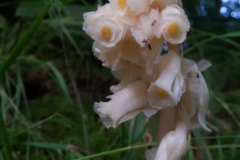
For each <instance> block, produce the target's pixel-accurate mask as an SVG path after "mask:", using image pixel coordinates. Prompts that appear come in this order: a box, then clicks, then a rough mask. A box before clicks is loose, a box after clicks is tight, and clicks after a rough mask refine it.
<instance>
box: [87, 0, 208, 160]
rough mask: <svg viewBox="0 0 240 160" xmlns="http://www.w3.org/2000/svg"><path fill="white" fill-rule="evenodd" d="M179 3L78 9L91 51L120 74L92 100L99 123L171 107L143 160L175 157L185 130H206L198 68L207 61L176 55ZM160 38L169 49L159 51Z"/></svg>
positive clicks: (181, 22) (130, 2) (180, 34)
mask: <svg viewBox="0 0 240 160" xmlns="http://www.w3.org/2000/svg"><path fill="white" fill-rule="evenodd" d="M181 5H182V4H181V1H180V0H109V3H107V4H105V5H104V6H98V9H97V11H95V12H87V13H85V14H84V23H83V30H84V31H85V32H86V33H87V34H88V35H89V36H90V37H91V38H92V39H93V40H94V44H93V52H94V55H95V56H96V57H97V58H98V59H99V60H101V61H102V65H103V66H104V67H108V68H110V69H111V71H112V74H113V75H114V76H115V77H116V78H118V79H119V80H120V83H119V84H118V85H115V86H111V87H110V90H111V91H112V92H113V94H112V95H110V96H108V97H107V98H109V99H110V100H109V101H108V102H99V103H95V104H94V110H95V111H96V112H97V113H98V114H99V116H100V117H101V119H102V121H103V123H104V125H105V126H106V127H117V126H118V125H119V124H120V123H122V122H125V121H127V120H130V119H133V118H134V117H135V116H136V115H137V114H139V113H140V112H143V113H144V114H145V115H146V116H147V117H151V116H152V115H154V114H156V113H158V112H159V111H167V110H168V109H174V110H176V111H177V112H176V114H175V115H174V116H172V114H171V113H170V114H167V112H166V113H164V115H163V116H162V117H168V119H170V121H171V119H175V120H174V122H173V124H174V125H173V126H174V127H173V128H172V129H171V130H169V131H166V133H164V134H163V133H160V134H163V137H162V138H161V140H160V143H159V147H158V149H152V150H149V151H147V152H146V156H147V159H148V160H177V159H180V158H181V157H182V156H183V155H184V154H185V153H186V151H187V150H188V147H189V139H190V135H189V133H188V132H189V130H190V129H193V128H196V127H198V126H200V125H201V126H202V127H203V128H204V129H206V130H209V129H208V127H207V126H206V123H205V114H206V112H207V106H208V89H207V85H206V82H205V80H204V78H203V76H202V74H201V71H203V70H204V69H206V68H208V67H209V66H210V63H209V62H208V61H206V60H203V61H200V62H199V63H195V62H194V61H192V60H189V59H185V58H182V56H181V54H182V53H181V52H182V51H181V48H180V47H179V46H180V44H181V43H182V42H183V41H184V40H185V39H186V34H187V31H188V30H189V28H190V23H189V21H188V18H187V16H186V14H185V12H184V10H183V9H182V8H181ZM164 42H166V43H167V44H168V48H169V52H168V53H167V54H164V55H161V52H162V49H163V45H164ZM160 55H161V56H160ZM159 57H160V58H159ZM160 119H161V118H160ZM160 123H166V124H167V123H168V122H163V120H161V122H160ZM156 127H158V126H156ZM160 127H164V126H160Z"/></svg>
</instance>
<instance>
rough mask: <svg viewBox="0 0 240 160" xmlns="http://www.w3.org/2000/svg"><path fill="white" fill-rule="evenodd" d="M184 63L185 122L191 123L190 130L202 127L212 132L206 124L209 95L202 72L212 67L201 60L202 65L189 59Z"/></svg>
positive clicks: (183, 96) (183, 101)
mask: <svg viewBox="0 0 240 160" xmlns="http://www.w3.org/2000/svg"><path fill="white" fill-rule="evenodd" d="M183 63H184V64H185V65H183V66H185V67H184V68H182V70H183V72H185V73H184V74H185V75H186V78H185V83H186V92H184V94H183V95H182V98H181V102H180V103H181V104H182V109H183V110H186V112H185V115H184V116H183V117H185V118H184V119H185V121H189V122H188V123H190V124H188V125H189V129H194V128H198V127H199V126H200V125H201V126H202V127H203V128H204V129H205V130H207V131H211V130H210V129H209V128H208V127H207V125H206V122H205V115H206V112H207V108H208V107H207V106H208V101H209V100H208V97H209V93H208V88H207V85H206V81H205V79H204V77H203V75H202V73H201V71H203V70H205V69H207V68H208V67H210V66H211V63H210V62H209V61H207V60H201V61H200V63H198V64H196V63H194V62H193V61H191V60H188V59H183ZM183 112H184V111H183ZM183 114H184V113H183ZM186 117H187V118H186ZM186 119H187V120H186ZM186 124H187V123H186Z"/></svg>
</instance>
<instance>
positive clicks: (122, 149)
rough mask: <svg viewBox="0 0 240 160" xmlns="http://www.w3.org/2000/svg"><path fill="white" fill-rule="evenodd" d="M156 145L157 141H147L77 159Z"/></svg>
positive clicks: (81, 159)
mask: <svg viewBox="0 0 240 160" xmlns="http://www.w3.org/2000/svg"><path fill="white" fill-rule="evenodd" d="M154 145H156V143H147V144H143V145H138V146H129V147H124V148H120V149H115V150H111V151H107V152H102V153H97V154H93V155H90V156H86V157H83V158H78V159H75V160H84V159H90V158H96V157H100V156H104V155H108V154H113V153H118V152H123V151H128V150H132V149H137V148H143V147H147V146H154Z"/></svg>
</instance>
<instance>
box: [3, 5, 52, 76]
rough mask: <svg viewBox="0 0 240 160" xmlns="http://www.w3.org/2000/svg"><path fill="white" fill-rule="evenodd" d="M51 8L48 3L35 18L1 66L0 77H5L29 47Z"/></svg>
mask: <svg viewBox="0 0 240 160" xmlns="http://www.w3.org/2000/svg"><path fill="white" fill-rule="evenodd" d="M49 8H50V2H48V3H46V4H45V5H44V7H43V9H42V11H41V12H40V13H39V15H38V16H37V17H36V18H35V20H34V21H33V23H32V24H31V25H30V27H29V28H28V30H27V32H26V33H25V34H24V35H23V36H22V37H21V38H20V39H19V40H18V42H17V44H16V46H15V47H14V48H13V50H12V52H11V54H10V55H9V57H8V58H7V59H6V61H4V62H3V64H2V65H1V66H0V76H2V75H3V73H4V72H5V71H6V70H7V69H8V68H9V67H10V65H11V64H12V63H13V62H14V61H15V59H16V58H17V57H18V56H19V55H20V54H21V52H22V51H23V49H24V47H25V46H26V45H27V43H28V41H29V40H30V38H31V37H32V35H33V34H34V33H35V31H36V30H37V28H38V26H39V25H40V23H41V21H42V19H43V18H44V16H45V15H46V13H47V12H48V9H49Z"/></svg>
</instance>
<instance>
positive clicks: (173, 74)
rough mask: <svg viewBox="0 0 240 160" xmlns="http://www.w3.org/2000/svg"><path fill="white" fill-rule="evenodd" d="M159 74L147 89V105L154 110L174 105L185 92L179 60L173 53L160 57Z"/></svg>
mask: <svg viewBox="0 0 240 160" xmlns="http://www.w3.org/2000/svg"><path fill="white" fill-rule="evenodd" d="M159 64H160V67H159V69H160V74H159V77H158V79H157V80H156V81H155V82H153V83H152V84H151V86H150V87H149V89H148V99H149V103H150V105H151V106H152V107H154V108H159V109H162V108H164V107H168V106H174V105H176V104H177V103H178V102H179V100H180V97H181V95H182V93H183V92H184V91H185V83H184V79H183V76H182V74H181V72H180V70H181V58H180V56H179V55H177V54H176V53H175V52H173V51H169V53H168V54H165V55H163V56H161V58H160V61H159Z"/></svg>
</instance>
